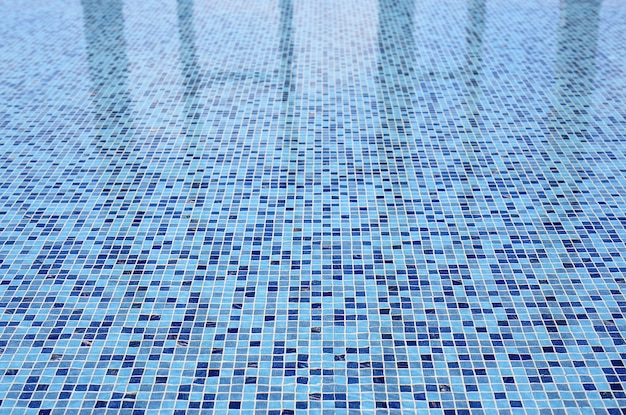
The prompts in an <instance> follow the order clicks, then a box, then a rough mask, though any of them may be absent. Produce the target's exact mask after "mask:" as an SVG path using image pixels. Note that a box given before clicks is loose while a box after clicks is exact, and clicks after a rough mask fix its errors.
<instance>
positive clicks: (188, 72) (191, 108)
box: [177, 0, 206, 137]
mask: <svg viewBox="0 0 626 415" xmlns="http://www.w3.org/2000/svg"><path fill="white" fill-rule="evenodd" d="M177 15H178V37H179V41H180V47H179V56H180V70H181V75H182V83H183V101H184V103H183V111H184V115H185V125H184V126H183V134H185V136H186V137H190V136H194V135H195V133H196V132H198V133H201V132H202V126H203V125H204V122H203V118H204V117H203V113H204V111H203V108H204V106H203V105H202V101H201V97H200V96H199V95H200V92H201V91H202V89H203V87H205V86H206V85H203V79H204V77H203V74H202V73H201V68H200V65H199V64H198V54H197V49H196V31H195V27H194V24H193V0H178V2H177Z"/></svg>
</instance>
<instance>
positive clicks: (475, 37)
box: [461, 0, 487, 129]
mask: <svg viewBox="0 0 626 415" xmlns="http://www.w3.org/2000/svg"><path fill="white" fill-rule="evenodd" d="M486 10H487V7H486V0H470V1H469V7H468V11H467V28H466V38H465V39H466V41H465V67H464V68H463V69H462V70H461V79H462V80H463V83H464V86H465V103H466V116H467V122H468V123H469V125H468V126H467V127H468V128H470V129H471V128H473V127H476V126H477V120H476V118H477V117H479V115H480V114H479V111H480V103H479V99H480V96H481V84H480V79H481V76H482V73H481V71H482V67H483V56H482V55H483V37H484V32H485V13H486Z"/></svg>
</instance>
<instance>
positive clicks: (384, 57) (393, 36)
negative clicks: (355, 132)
mask: <svg viewBox="0 0 626 415" xmlns="http://www.w3.org/2000/svg"><path fill="white" fill-rule="evenodd" d="M407 3H408V7H407ZM378 5H379V12H378V33H377V34H378V78H377V79H376V81H377V87H378V96H379V100H380V104H382V105H381V106H380V109H379V112H380V118H381V125H382V128H383V133H382V136H383V137H390V136H391V137H393V139H394V140H402V141H406V139H407V137H410V136H411V135H412V131H411V122H410V117H409V113H410V112H412V110H413V103H412V92H413V82H412V73H413V71H414V49H415V48H414V45H413V43H414V38H413V15H414V9H413V8H412V7H411V6H413V5H412V4H411V2H403V1H401V0H379V2H378ZM379 138H382V137H379ZM380 145H382V143H380Z"/></svg>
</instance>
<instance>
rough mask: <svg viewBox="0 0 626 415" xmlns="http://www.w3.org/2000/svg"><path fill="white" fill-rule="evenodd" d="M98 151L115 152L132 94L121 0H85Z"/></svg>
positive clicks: (84, 14)
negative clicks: (111, 140)
mask: <svg viewBox="0 0 626 415" xmlns="http://www.w3.org/2000/svg"><path fill="white" fill-rule="evenodd" d="M82 6H83V18H84V26H85V40H86V44H87V60H88V64H89V75H90V77H91V82H92V96H93V102H94V106H95V110H96V113H95V119H96V129H97V130H99V132H100V134H99V136H98V139H99V146H100V148H99V151H100V152H102V153H103V155H107V156H112V155H113V153H114V150H115V149H113V148H109V147H110V146H111V145H112V143H110V142H109V141H110V139H114V138H115V137H118V136H119V135H125V134H126V133H127V124H128V121H129V118H130V107H131V97H130V94H129V92H128V72H129V67H128V57H127V56H126V41H125V39H124V16H123V13H122V1H121V0H82Z"/></svg>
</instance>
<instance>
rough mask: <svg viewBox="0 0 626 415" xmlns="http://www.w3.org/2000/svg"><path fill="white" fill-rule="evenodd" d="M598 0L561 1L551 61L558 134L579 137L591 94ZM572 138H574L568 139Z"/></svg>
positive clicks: (599, 3)
mask: <svg viewBox="0 0 626 415" xmlns="http://www.w3.org/2000/svg"><path fill="white" fill-rule="evenodd" d="M601 4H602V1H601V0H562V1H561V20H560V23H559V29H558V41H557V51H556V59H555V62H554V77H555V88H554V90H553V94H554V110H553V111H554V113H553V116H554V117H555V120H554V121H555V122H556V125H555V126H554V127H555V128H556V129H557V134H560V135H563V134H566V135H568V134H571V133H574V134H578V133H580V132H581V131H579V130H581V129H584V124H586V120H585V117H586V116H587V115H588V108H589V95H590V94H591V93H592V92H593V78H594V76H595V73H596V65H595V58H596V49H597V45H598V20H599V14H600V6H601ZM569 138H573V137H569Z"/></svg>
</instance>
